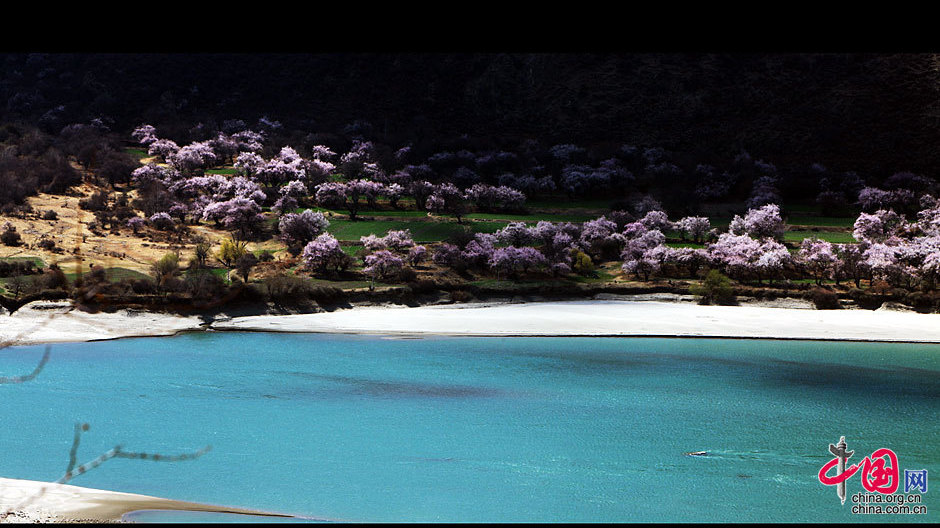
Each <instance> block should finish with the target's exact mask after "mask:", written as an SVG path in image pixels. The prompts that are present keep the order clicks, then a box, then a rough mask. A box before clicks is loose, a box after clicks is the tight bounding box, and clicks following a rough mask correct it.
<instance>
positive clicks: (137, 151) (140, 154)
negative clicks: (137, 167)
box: [124, 147, 150, 161]
mask: <svg viewBox="0 0 940 528" xmlns="http://www.w3.org/2000/svg"><path fill="white" fill-rule="evenodd" d="M124 152H126V153H128V154H130V155H131V156H134V157H135V158H137V160H138V161H140V160H141V159H143V158H146V157H149V156H150V154H149V153H148V152H147V150H146V149H142V148H133V147H132V148H126V149H124Z"/></svg>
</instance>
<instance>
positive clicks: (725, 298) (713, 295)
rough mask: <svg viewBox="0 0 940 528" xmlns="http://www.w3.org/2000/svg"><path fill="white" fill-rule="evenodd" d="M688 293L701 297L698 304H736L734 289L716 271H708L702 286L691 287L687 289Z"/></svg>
mask: <svg viewBox="0 0 940 528" xmlns="http://www.w3.org/2000/svg"><path fill="white" fill-rule="evenodd" d="M689 291H690V292H691V293H692V294H693V295H699V296H701V299H700V300H699V304H711V303H715V304H722V305H731V304H737V298H736V297H735V296H734V288H732V287H731V279H729V278H728V277H726V276H724V275H722V274H721V272H720V271H718V270H714V269H713V270H710V271H709V272H708V274H707V275H706V276H705V280H703V281H702V284H701V285H693V286H692V287H690V288H689Z"/></svg>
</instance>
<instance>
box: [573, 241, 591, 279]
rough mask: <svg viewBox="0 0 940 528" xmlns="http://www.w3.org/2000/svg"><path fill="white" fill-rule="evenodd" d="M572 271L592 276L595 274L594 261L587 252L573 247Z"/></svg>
mask: <svg viewBox="0 0 940 528" xmlns="http://www.w3.org/2000/svg"><path fill="white" fill-rule="evenodd" d="M571 271H573V272H575V273H577V274H578V275H582V276H584V277H591V276H593V275H594V274H595V273H594V262H593V261H592V260H591V257H590V256H589V255H588V254H587V253H585V252H583V251H581V250H580V249H575V248H571Z"/></svg>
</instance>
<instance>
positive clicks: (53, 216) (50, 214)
mask: <svg viewBox="0 0 940 528" xmlns="http://www.w3.org/2000/svg"><path fill="white" fill-rule="evenodd" d="M42 219H43V220H58V219H59V215H58V213H56V212H55V211H53V210H52V209H49V210H48V211H46V212H44V213H43V214H42Z"/></svg>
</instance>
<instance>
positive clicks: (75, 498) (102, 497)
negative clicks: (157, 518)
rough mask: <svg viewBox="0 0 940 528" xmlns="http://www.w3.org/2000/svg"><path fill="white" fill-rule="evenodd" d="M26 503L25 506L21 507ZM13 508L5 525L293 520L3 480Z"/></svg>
mask: <svg viewBox="0 0 940 528" xmlns="http://www.w3.org/2000/svg"><path fill="white" fill-rule="evenodd" d="M43 490H45V491H43ZM24 503H25V506H20V505H23V504H24ZM10 508H16V509H15V510H14V513H12V514H10V515H9V516H7V518H6V519H4V521H6V522H20V523H22V522H68V521H89V522H90V521H98V522H104V521H119V520H121V516H122V515H124V514H125V513H129V512H132V511H136V510H186V511H204V512H218V513H240V514H250V515H265V516H275V517H290V516H289V515H281V514H273V513H269V512H263V511H258V510H250V509H247V508H229V507H226V506H213V505H210V504H199V503H196V502H185V501H177V500H171V499H162V498H159V497H150V496H147V495H137V494H134V493H121V492H118V491H105V490H97V489H91V488H82V487H78V486H72V485H69V484H55V483H51V482H37V481H32V480H19V479H8V478H2V477H0V513H2V512H5V511H7V510H8V509H10Z"/></svg>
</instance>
